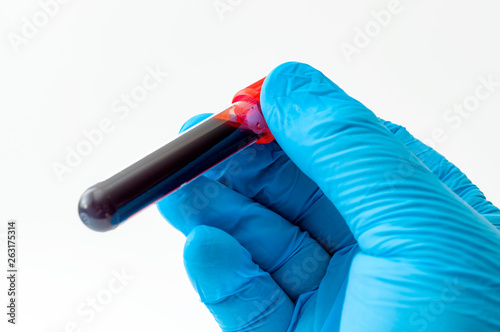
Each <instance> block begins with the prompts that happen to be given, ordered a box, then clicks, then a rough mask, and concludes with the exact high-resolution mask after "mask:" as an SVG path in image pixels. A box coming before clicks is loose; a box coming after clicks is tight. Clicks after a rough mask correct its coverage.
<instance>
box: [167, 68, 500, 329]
mask: <svg viewBox="0 0 500 332" xmlns="http://www.w3.org/2000/svg"><path fill="white" fill-rule="evenodd" d="M261 106H262V111H263V114H264V117H265V118H266V121H267V123H268V125H269V127H270V129H271V131H272V132H273V134H274V136H275V138H276V141H277V143H276V142H273V143H270V144H267V145H258V144H254V145H252V146H250V147H247V148H246V149H244V150H242V151H240V152H239V153H238V154H235V155H234V156H232V157H231V158H229V159H227V160H226V161H224V162H223V163H221V164H219V165H218V166H217V167H215V168H213V169H212V170H210V171H208V172H207V173H206V174H205V175H203V176H201V177H199V178H197V179H196V180H194V181H192V182H190V183H189V184H187V185H185V186H183V187H182V188H181V189H179V190H177V191H176V192H174V193H172V194H171V195H169V196H167V197H166V198H165V199H163V200H162V201H161V202H159V204H158V206H159V209H160V211H161V213H162V214H163V216H164V217H165V218H166V219H167V220H168V221H169V222H170V223H171V224H172V225H173V226H174V227H176V228H177V229H179V230H180V231H182V232H183V233H184V234H185V235H187V241H186V245H185V249H184V260H185V266H186V269H187V272H188V275H189V278H190V280H191V282H192V284H193V286H194V288H195V289H196V291H197V292H198V293H199V295H200V297H201V300H202V301H203V302H204V303H205V304H206V306H207V307H208V309H209V310H210V311H211V313H212V314H213V315H214V317H215V319H216V320H217V322H218V323H219V325H220V327H221V328H222V330H224V331H287V329H288V331H360V332H366V331H377V332H387V331H398V332H404V331H500V231H499V230H498V229H499V228H500V211H499V210H498V209H497V208H496V207H494V206H493V205H492V204H491V203H490V202H488V201H487V200H486V199H485V197H484V196H483V194H482V193H481V192H480V191H479V189H478V188H477V187H476V186H474V185H473V184H472V183H471V182H470V181H469V180H468V179H467V177H466V176H465V175H464V174H462V173H461V172H460V170H459V169H458V168H456V167H455V166H454V165H452V164H451V163H449V162H448V161H447V160H446V159H445V158H444V157H442V156H441V155H439V154H438V153H436V152H435V151H433V150H432V149H430V148H429V147H427V146H425V145H424V144H422V143H421V142H419V141H418V140H416V139H415V138H413V137H412V136H411V135H410V134H409V133H408V132H407V131H406V130H405V129H404V128H403V127H400V126H397V125H394V124H392V123H389V122H385V121H382V120H380V119H378V118H377V117H376V116H375V115H374V114H373V113H372V112H371V111H370V110H368V109H367V108H366V107H365V106H363V105H362V104H361V103H359V102H358V101H356V100H354V99H352V98H351V97H349V96H348V95H347V94H345V92H344V91H342V90H341V89H340V88H339V87H338V86H336V85H335V84H334V83H332V82H331V81H330V80H329V79H328V78H326V77H325V76H324V75H323V74H322V73H320V72H319V71H317V70H315V69H314V68H312V67H310V66H308V65H305V64H300V63H285V64H283V65H281V66H279V67H277V68H276V69H274V70H273V71H272V72H271V74H270V75H268V76H267V78H266V80H265V82H264V85H263V88H262V93H261ZM203 117H204V116H199V117H196V118H194V119H192V120H191V121H189V122H188V123H187V124H186V125H185V127H189V126H190V125H193V124H194V123H196V122H198V121H200V120H201V119H202V118H203ZM278 144H279V145H278Z"/></svg>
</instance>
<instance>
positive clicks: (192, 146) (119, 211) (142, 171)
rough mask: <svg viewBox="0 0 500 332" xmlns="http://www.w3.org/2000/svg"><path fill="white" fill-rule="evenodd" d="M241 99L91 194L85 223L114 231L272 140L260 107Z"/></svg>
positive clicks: (83, 212)
mask: <svg viewBox="0 0 500 332" xmlns="http://www.w3.org/2000/svg"><path fill="white" fill-rule="evenodd" d="M259 82H260V84H262V80H261V81H259ZM259 82H257V83H259ZM242 91H244V90H242ZM259 93H260V86H259ZM237 99H238V101H236V102H235V103H233V104H232V105H231V106H230V107H229V108H227V109H226V110H224V111H222V112H221V113H218V114H215V115H213V116H211V117H209V118H208V119H206V120H204V121H202V122H201V123H199V124H197V125H195V126H194V127H192V128H190V129H189V130H187V131H185V132H184V133H182V134H181V135H180V136H178V137H177V138H176V139H174V140H173V141H171V142H169V143H167V144H166V145H164V146H163V147H161V148H160V149H158V150H156V151H155V152H153V153H151V154H150V155H148V156H146V157H145V158H143V159H141V160H139V161H138V162H136V163H134V164H133V165H131V166H129V167H127V168H126V169H124V170H123V171H121V172H119V173H117V174H116V175H114V176H112V177H111V178H109V179H107V180H105V181H103V182H100V183H97V184H96V185H94V186H92V187H90V188H89V189H87V190H86V191H85V192H84V193H83V195H82V197H81V198H80V202H79V205H78V212H79V215H80V218H81V220H82V221H83V223H84V224H85V225H87V226H88V227H89V228H91V229H93V230H95V231H101V232H104V231H108V230H112V229H114V228H116V227H117V226H118V225H119V224H120V223H122V222H123V221H124V220H126V219H127V218H129V217H130V216H132V215H133V214H134V213H136V212H138V211H140V210H141V209H143V208H144V207H146V206H148V205H150V204H152V203H154V202H156V201H158V200H159V199H161V198H162V197H164V196H166V195H168V194H169V193H171V192H172V191H174V190H176V189H177V188H179V187H180V186H181V185H182V184H184V183H187V182H189V181H191V180H192V179H194V178H196V177H197V176H198V175H200V174H202V173H203V172H205V171H206V170H208V169H209V168H211V167H213V166H215V165H216V164H218V163H219V162H221V161H222V160H224V159H226V158H227V157H229V156H231V155H232V154H234V153H236V152H238V151H239V150H241V149H243V148H244V147H246V146H248V145H250V144H252V143H254V142H258V143H268V142H270V141H272V140H273V139H274V138H273V136H272V134H271V133H270V131H269V129H268V128H267V125H266V123H265V120H264V117H263V116H262V112H261V110H260V105H259V102H258V101H256V100H255V99H252V98H249V97H247V96H243V98H235V100H237Z"/></svg>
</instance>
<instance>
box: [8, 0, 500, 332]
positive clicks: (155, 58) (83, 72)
mask: <svg viewBox="0 0 500 332" xmlns="http://www.w3.org/2000/svg"><path fill="white" fill-rule="evenodd" d="M41 1H42V2H43V3H45V2H47V1H48V0H41ZM217 3H219V4H226V5H227V6H230V9H231V10H230V11H229V10H228V11H225V12H222V13H218V12H217V10H216V9H215V7H214V4H217ZM388 3H389V1H382V0H380V1H367V0H363V1H360V0H358V1H327V0H309V1H290V0H288V1H285V0H281V1H272V2H271V1H264V0H244V1H237V0H232V1H229V0H221V1H218V2H213V1H212V0H182V1H181V0H176V1H172V0H170V1H169V0H163V1H159V0H144V1H123V0H121V1H119V0H107V1H97V0H86V1H81V0H80V1H79V0H72V1H67V3H66V4H61V5H59V11H58V12H57V13H56V14H55V15H54V16H53V17H50V18H49V20H48V22H47V23H46V25H45V26H43V27H41V28H39V29H38V32H37V33H35V34H34V35H33V36H31V37H30V38H27V39H26V40H24V42H23V44H21V45H18V46H19V47H18V51H17V52H16V47H14V46H13V44H12V42H11V41H10V39H12V38H13V37H12V36H13V34H16V35H18V36H22V34H21V33H22V29H23V25H25V24H26V23H25V21H23V18H27V19H28V20H30V21H33V17H34V16H35V17H36V15H38V14H37V13H39V12H40V11H41V7H40V4H39V2H38V1H36V0H29V1H28V0H24V1H6V0H2V1H1V4H2V6H1V7H0V29H1V32H0V37H1V41H0V57H1V58H0V60H1V61H0V88H1V89H0V96H1V98H0V111H1V120H0V142H1V143H0V144H1V154H0V156H1V161H0V179H1V182H0V188H1V192H0V193H1V199H0V221H1V223H0V225H1V226H0V227H1V230H0V235H2V236H3V238H1V239H0V240H1V241H2V245H1V253H0V262H1V264H0V265H1V269H2V270H3V271H5V270H6V260H7V257H6V249H5V248H6V247H5V232H6V222H7V220H9V219H16V220H17V221H18V224H19V226H18V227H19V230H18V231H19V237H20V240H19V250H18V255H19V270H20V274H19V284H18V287H19V298H18V302H19V307H18V325H16V326H15V327H12V326H10V324H9V330H8V331H11V330H12V331H42V332H45V331H46V332H49V331H50V332H59V331H61V332H62V331H71V324H72V323H74V324H76V325H77V326H78V328H79V329H80V330H78V331H95V332H100V331H102V332H104V331H152V332H155V331H218V330H219V329H218V327H217V324H216V323H215V321H214V320H213V318H212V317H211V316H210V314H209V313H208V311H206V309H205V307H204V305H203V304H202V303H200V302H199V300H198V297H197V295H196V293H195V292H194V290H193V289H192V287H191V285H190V284H189V281H188V279H187V277H186V274H185V272H184V268H183V263H182V248H183V244H184V237H183V235H182V234H181V233H180V232H178V231H176V230H175V229H173V228H172V227H171V226H170V225H169V224H168V223H167V222H165V221H164V220H163V219H162V218H161V216H160V215H159V213H158V212H157V210H156V208H155V207H154V206H153V207H150V208H148V209H146V210H145V211H143V212H141V213H140V214H139V215H137V216H135V217H134V218H132V219H130V220H129V221H128V222H127V223H126V224H125V225H122V226H121V227H120V228H118V229H117V230H115V231H112V232H108V233H96V232H93V231H90V230H88V229H87V228H85V227H84V226H83V224H82V223H81V222H80V220H79V218H78V215H77V210H76V206H77V202H78V199H79V196H80V194H81V193H82V192H83V191H84V190H85V189H86V188H87V187H89V186H91V185H93V184H94V183H96V182H98V181H100V180H104V179H106V178H107V177H109V176H111V175H112V174H114V173H115V172H117V171H119V170H121V169H123V168H124V167H126V166H128V165H129V164H131V163H133V162H134V161H136V160H138V159H140V158H142V157H143V156H145V155H146V154H148V153H150V152H152V151H154V150H155V149H157V148H159V147H160V146H162V145H163V144H164V143H165V142H167V141H168V140H170V139H172V138H174V137H175V136H176V133H177V130H178V129H179V127H180V126H181V124H182V123H183V122H184V121H185V120H186V119H188V118H189V117H190V116H192V115H194V114H197V113H200V112H216V111H220V110H222V108H223V107H224V106H226V105H228V103H229V102H230V100H231V98H232V96H233V94H234V93H235V92H236V91H237V90H239V89H241V88H243V87H245V86H247V85H249V84H251V83H253V82H254V81H256V80H258V79H260V78H261V77H263V76H265V75H266V74H267V73H268V72H269V71H270V70H272V69H273V68H274V67H275V66H277V65H279V64H280V63H282V62H285V61H290V60H296V61H302V62H306V63H309V64H311V65H312V66H314V67H316V68H318V69H320V70H322V71H323V72H324V73H325V74H326V75H327V76H329V77H330V78H331V79H333V80H334V81H335V82H336V83H337V84H339V85H340V86H341V87H342V88H344V89H345V90H346V91H347V92H348V93H349V94H351V95H352V96H354V97H355V98H357V99H359V100H360V101H362V102H363V103H364V104H365V105H367V106H368V107H369V108H371V109H372V110H373V111H374V112H375V113H376V114H377V115H378V116H380V117H383V118H385V119H388V120H391V121H393V122H396V123H399V124H402V125H404V126H406V127H407V128H408V129H409V130H410V131H411V132H412V133H413V134H414V135H416V136H417V137H418V138H421V139H427V140H428V139H430V138H431V137H432V135H433V132H436V131H440V130H441V131H442V132H443V133H444V135H446V136H444V138H443V139H442V142H438V143H437V144H436V149H437V150H438V151H439V152H441V153H442V154H444V155H445V156H446V157H448V159H450V160H451V161H453V162H455V163H456V164H457V165H458V166H459V167H460V168H461V169H462V170H463V171H464V172H466V173H467V175H468V176H469V177H470V178H471V179H472V180H473V181H474V182H475V183H476V184H477V185H478V186H479V187H480V188H481V189H482V190H483V192H484V193H485V194H486V196H487V197H488V199H490V200H491V201H493V202H494V203H496V204H497V205H498V204H500V176H499V175H498V169H500V157H499V153H498V152H499V147H500V143H499V142H500V132H499V131H498V130H497V128H498V123H499V120H500V115H499V114H500V88H499V87H497V88H496V90H495V91H494V92H493V93H492V94H491V95H490V96H489V98H487V99H486V100H483V101H481V102H480V104H479V105H478V107H477V108H476V109H475V110H474V112H470V115H469V116H468V117H467V118H463V117H462V118H460V119H459V120H460V123H458V122H456V123H450V122H446V120H445V119H444V116H445V114H446V112H447V110H448V109H450V107H452V106H453V105H454V104H456V103H462V102H463V101H464V100H465V99H467V98H469V97H471V96H474V91H475V88H476V87H477V86H478V84H480V81H479V77H480V76H483V77H485V78H487V77H488V76H489V75H492V77H493V79H494V80H496V81H500V65H499V61H498V59H500V45H499V38H498V32H499V31H500V20H499V19H498V14H499V13H500V3H499V2H498V1H497V0H476V1H463V0H460V1H457V0H454V1H452V0H443V1H430V0H425V1H409V0H401V7H402V10H401V12H400V13H399V14H397V15H393V17H392V19H391V21H390V23H389V24H388V25H387V26H386V27H383V28H381V29H380V31H375V30H373V31H375V32H378V34H376V33H374V32H373V31H372V35H374V36H373V37H370V43H369V45H367V46H366V47H361V48H359V53H357V54H354V55H353V56H352V57H351V59H350V60H351V61H348V59H347V58H346V56H344V54H343V53H342V51H341V48H340V46H341V45H342V43H349V44H352V45H355V44H354V43H353V39H354V38H355V36H356V33H357V32H356V31H357V30H356V28H359V29H364V28H365V27H366V26H367V25H368V26H370V24H372V23H373V21H374V18H373V16H372V15H371V11H372V10H375V11H380V10H382V9H387V7H388ZM219 14H220V15H219ZM42 19H43V17H42ZM370 22H372V23H370ZM42 23H43V20H42ZM9 38H10V39H9ZM344 45H345V44H344ZM157 66H158V67H159V68H161V69H162V70H163V71H165V72H168V73H169V75H168V77H167V78H165V79H164V81H163V82H162V83H161V84H159V85H158V87H157V88H156V89H154V90H153V91H150V92H149V93H148V95H147V97H146V98H145V100H144V101H143V102H141V103H140V104H139V105H138V106H137V107H136V108H135V109H132V110H131V111H130V113H129V114H128V115H127V116H122V118H120V117H119V115H120V114H121V113H120V114H117V113H114V112H113V110H112V105H113V103H114V102H116V100H119V98H120V96H121V94H124V93H125V94H126V93H130V92H131V91H132V90H133V89H134V88H136V87H137V86H138V85H140V84H141V83H142V79H143V77H144V76H145V75H147V69H146V68H148V67H150V68H155V67H157ZM469 100H470V98H469ZM122 115H123V114H122ZM104 118H109V119H110V120H111V123H112V125H113V128H114V130H113V131H112V132H111V133H109V134H106V135H104V137H103V139H102V141H101V142H100V143H99V144H98V145H97V146H94V147H93V148H92V151H91V152H90V153H89V154H88V155H87V156H85V157H84V158H83V159H82V161H81V162H80V163H79V164H78V165H77V166H76V167H73V168H72V171H71V172H68V173H65V174H64V175H63V176H62V180H61V181H59V180H58V177H57V176H56V174H55V172H54V170H53V164H54V163H56V162H58V163H64V162H65V158H66V154H67V151H66V148H67V147H70V148H75V147H76V146H77V144H79V143H80V142H81V141H83V140H84V139H85V137H84V136H83V134H82V131H85V130H87V131H88V130H91V129H93V128H96V127H97V125H98V124H99V122H100V121H101V120H102V119H104ZM457 121H458V120H457ZM453 125H455V126H453ZM122 270H124V271H125V273H126V274H128V275H130V276H132V277H133V280H130V281H129V282H128V283H127V285H126V287H124V289H123V290H122V291H120V292H118V293H117V294H114V295H113V298H112V299H111V300H110V303H109V304H107V305H105V306H104V307H103V308H102V310H101V311H100V312H96V314H95V317H92V319H90V317H89V316H82V315H81V314H78V313H77V308H79V307H82V306H85V305H86V303H87V301H88V298H92V297H96V296H98V295H99V294H101V296H104V295H102V294H104V293H103V292H106V289H107V287H108V284H109V282H111V281H112V280H113V278H114V275H113V271H117V272H120V273H121V272H122ZM1 275H4V274H3V272H2V273H1ZM1 280H2V281H1V282H0V294H1V296H0V303H1V304H2V305H1V307H2V308H4V309H1V310H0V317H2V318H1V322H0V326H2V328H1V329H2V331H4V326H7V325H8V324H7V323H6V315H5V311H6V308H5V306H4V303H6V301H7V296H6V288H7V284H6V280H5V278H4V277H2V278H1ZM87 308H88V307H87Z"/></svg>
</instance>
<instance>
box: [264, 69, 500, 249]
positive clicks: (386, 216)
mask: <svg viewBox="0 0 500 332" xmlns="http://www.w3.org/2000/svg"><path fill="white" fill-rule="evenodd" d="M261 105H262V111H263V114H264V117H265V118H266V121H267V123H268V125H269V127H270V129H271V131H272V133H273V134H274V137H275V138H276V140H277V142H278V143H279V144H280V146H281V147H282V149H283V150H284V151H285V153H287V155H288V156H289V157H290V158H291V160H292V161H293V162H294V163H295V164H296V165H297V166H298V167H299V168H300V169H301V170H302V171H303V172H304V173H305V174H306V175H307V176H309V177H310V178H311V179H312V180H313V181H315V182H316V183H317V184H318V186H319V187H320V188H321V190H322V191H323V192H324V193H325V195H326V196H327V197H328V198H329V199H330V200H331V201H332V202H333V204H334V205H335V206H336V207H337V209H338V210H339V212H340V213H341V214H342V216H343V217H344V219H345V220H346V222H347V224H348V226H349V228H350V230H351V231H352V233H353V234H354V237H355V238H356V239H357V241H358V243H359V245H360V248H361V249H362V250H363V251H365V252H367V253H369V254H372V255H389V254H391V255H400V254H402V253H403V252H405V251H406V250H415V249H417V250H420V249H424V248H425V247H426V246H430V247H432V246H442V245H443V241H449V240H450V232H454V231H455V232H456V237H453V241H460V240H461V239H462V237H465V235H464V234H465V233H464V231H465V232H466V233H467V236H468V237H469V238H468V239H467V238H464V239H462V240H464V241H470V238H475V239H476V240H477V239H478V238H484V237H485V236H487V237H488V238H489V240H484V241H497V242H498V240H499V239H500V233H499V232H498V231H497V230H496V229H495V228H494V227H493V226H492V225H491V224H489V223H488V222H487V221H486V220H485V219H484V218H482V217H481V216H480V215H479V214H478V213H477V212H476V211H474V210H473V209H472V208H471V207H470V206H468V205H466V204H464V202H463V201H462V200H460V199H459V198H458V197H457V196H456V195H455V194H454V193H453V192H452V191H451V190H450V189H449V188H447V187H446V186H445V185H444V184H443V183H442V182H441V181H440V180H439V179H438V178H437V177H436V176H435V175H434V174H433V173H432V172H431V171H430V170H429V169H428V168H427V167H425V165H424V164H423V163H422V162H421V161H420V160H419V159H418V158H417V157H416V156H415V155H413V154H412V153H411V152H410V151H409V150H408V149H407V148H406V146H405V145H404V144H403V143H401V142H400V141H399V140H398V139H396V138H395V137H394V135H393V134H392V133H391V132H390V131H389V130H387V128H385V127H384V126H383V125H382V123H381V122H380V121H379V120H378V119H377V117H376V116H375V115H374V114H373V113H372V112H371V111H370V110H368V109H367V108H366V107H365V106H364V105H362V104H361V103H360V102H358V101H356V100H355V99H353V98H351V97H349V96H348V95H347V94H346V93H345V92H344V91H342V90H341V89H340V88H339V87H338V86H337V85H335V84H334V83H333V82H332V81H330V80H329V79H328V78H326V77H325V76H324V75H323V74H322V73H321V72H319V71H318V70H316V69H314V68H312V67H310V66H308V65H305V64H300V63H286V64H283V65H281V66H279V67H277V68H276V69H275V70H273V71H272V72H271V74H270V75H268V76H267V78H266V80H265V82H264V85H263V88H262V95H261ZM402 170H405V172H404V178H403V179H402V180H401V181H386V180H385V179H387V178H388V177H390V176H391V175H400V174H402V172H403V171H402ZM453 234H455V233H453ZM489 244H491V243H489ZM485 245H487V244H485ZM426 249H429V248H428V247H427V248H425V250H426ZM485 250H488V249H485ZM489 250H491V246H490V247H489Z"/></svg>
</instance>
